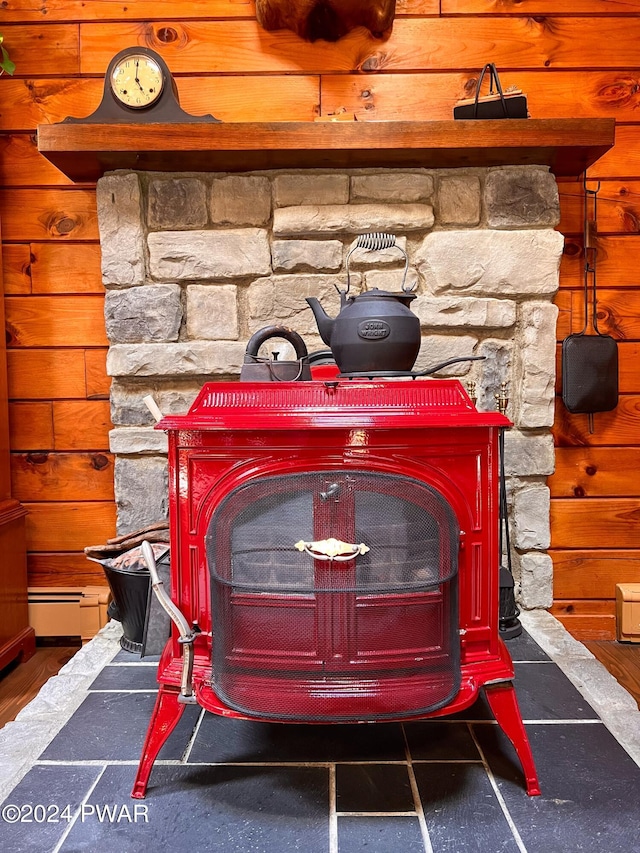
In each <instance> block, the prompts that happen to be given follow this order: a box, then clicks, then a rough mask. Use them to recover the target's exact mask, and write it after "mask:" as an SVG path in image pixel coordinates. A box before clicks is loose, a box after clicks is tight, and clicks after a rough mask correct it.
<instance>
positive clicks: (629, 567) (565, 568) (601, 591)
mask: <svg viewBox="0 0 640 853" xmlns="http://www.w3.org/2000/svg"><path fill="white" fill-rule="evenodd" d="M550 554H551V557H552V559H553V566H554V579H553V591H554V595H555V597H556V598H558V599H574V598H589V599H614V598H615V595H616V584H618V583H640V562H639V561H638V552H637V550H632V549H628V550H622V549H620V550H617V549H612V550H607V549H599V550H589V551H586V550H573V551H557V550H552V551H551V552H550Z"/></svg>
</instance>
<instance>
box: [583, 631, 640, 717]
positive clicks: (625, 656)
mask: <svg viewBox="0 0 640 853" xmlns="http://www.w3.org/2000/svg"><path fill="white" fill-rule="evenodd" d="M582 642H583V644H584V645H585V646H586V647H587V648H588V649H589V651H590V652H591V654H592V655H594V656H595V657H596V658H598V660H599V661H600V663H601V664H603V666H606V668H607V669H608V670H609V672H610V673H611V675H613V676H614V678H616V679H617V680H618V681H619V682H620V684H622V686H623V687H624V688H625V690H628V691H629V693H631V695H632V696H633V697H634V699H635V700H636V702H637V703H638V708H640V644H638V643H616V642H615V640H613V641H612V640H583V641H582Z"/></svg>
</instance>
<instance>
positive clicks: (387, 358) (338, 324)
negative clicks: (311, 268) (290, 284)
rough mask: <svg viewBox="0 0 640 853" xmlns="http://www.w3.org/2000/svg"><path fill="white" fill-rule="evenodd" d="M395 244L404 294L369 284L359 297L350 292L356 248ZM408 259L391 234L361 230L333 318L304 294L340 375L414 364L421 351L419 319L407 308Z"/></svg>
mask: <svg viewBox="0 0 640 853" xmlns="http://www.w3.org/2000/svg"><path fill="white" fill-rule="evenodd" d="M391 247H395V248H396V249H398V251H400V252H402V254H403V255H404V256H405V259H406V262H405V267H404V277H403V279H402V293H391V292H389V291H387V290H378V288H375V287H374V288H372V289H371V290H366V291H364V292H363V293H360V294H359V295H358V296H349V289H350V281H349V259H350V257H351V255H352V254H353V252H355V251H356V250H357V249H367V250H368V251H379V250H381V249H389V248H391ZM408 266H409V258H408V256H407V253H406V252H405V251H404V249H402V248H401V247H400V246H398V245H397V244H396V238H395V236H394V235H393V234H382V233H373V234H362V235H360V236H359V237H358V239H357V241H356V245H355V246H354V247H353V248H352V249H351V250H350V252H349V254H348V255H347V259H346V267H347V287H346V290H340V289H339V288H337V287H336V290H338V293H339V294H340V313H339V314H338V316H337V317H336V318H335V319H332V318H331V317H329V316H328V314H327V312H326V311H325V310H324V308H323V307H322V306H321V305H320V302H319V301H318V300H317V299H316V298H315V297H314V296H310V297H307V303H308V304H309V307H310V308H311V310H312V311H313V314H314V316H315V318H316V323H317V324H318V331H319V332H320V337H321V338H322V340H323V341H324V342H325V343H326V344H327V345H328V346H329V347H330V348H331V352H332V353H333V357H334V359H335V361H336V364H337V365H338V368H339V369H340V373H341V374H344V375H351V374H372V373H385V374H389V373H405V372H409V371H410V370H411V368H412V367H413V365H414V363H415V360H416V358H417V357H418V351H419V350H420V321H419V320H418V318H417V317H416V315H415V314H414V313H413V312H412V311H411V310H410V308H409V304H410V303H411V302H412V300H414V299H415V298H416V295H415V293H411V290H412V289H413V288H412V287H406V285H405V281H406V278H407V268H408Z"/></svg>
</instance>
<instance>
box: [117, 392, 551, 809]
mask: <svg viewBox="0 0 640 853" xmlns="http://www.w3.org/2000/svg"><path fill="white" fill-rule="evenodd" d="M508 425H509V421H508V420H507V419H506V418H505V417H504V416H503V415H501V414H499V413H497V412H492V413H480V412H478V411H477V410H476V408H475V406H474V405H473V403H472V402H471V400H470V398H469V397H468V395H467V394H466V392H465V391H464V389H463V388H462V385H461V384H460V383H459V382H458V381H457V380H432V379H418V380H413V381H411V380H409V381H398V380H364V379H363V380H360V379H358V380H346V379H339V378H335V379H334V378H331V379H326V380H324V381H322V380H315V381H311V382H264V383H253V382H239V383H238V382H233V383H231V382H226V383H209V384H207V385H205V386H204V387H203V389H202V390H201V392H200V394H199V396H198V397H197V399H196V400H195V402H194V404H193V406H192V407H191V409H190V411H189V412H188V413H187V414H185V415H179V416H170V417H165V418H164V419H163V420H162V421H161V422H160V423H159V424H158V428H160V429H164V430H167V432H168V436H169V471H170V527H171V598H172V600H173V602H174V603H175V605H176V606H177V608H178V609H179V611H180V612H181V613H182V615H183V616H184V619H186V624H188V625H189V626H190V627H191V628H192V629H193V630H191V632H190V634H189V636H188V637H185V636H182V637H181V636H179V633H178V632H177V631H174V635H173V636H172V638H171V639H170V640H169V641H168V643H167V645H166V648H165V650H164V653H163V655H162V657H161V660H160V664H159V669H158V680H159V683H160V690H159V693H158V699H157V702H156V706H155V709H154V712H153V715H152V718H151V721H150V724H149V729H148V732H147V738H146V741H145V745H144V748H143V753H142V758H141V761H140V766H139V770H138V775H137V778H136V781H135V785H134V789H133V792H132V796H134V797H143V796H144V795H145V792H146V787H147V782H148V779H149V776H150V773H151V769H152V766H153V762H154V760H155V758H156V756H157V755H158V752H159V751H160V749H161V747H162V745H163V744H164V742H165V741H166V739H167V738H168V736H169V734H170V733H171V731H172V730H173V728H174V727H175V725H176V723H177V722H178V719H179V718H180V716H181V714H182V712H183V710H184V707H185V704H188V703H198V704H200V705H201V706H202V707H203V708H205V709H206V710H208V711H210V712H212V713H215V714H220V715H224V716H227V717H236V718H241V719H252V720H256V719H259V720H268V721H272V722H277V721H281V722H283V723H296V722H297V723H327V722H331V723H341V722H347V721H348V722H354V721H369V722H374V721H379V720H385V721H389V720H396V721H408V720H417V719H427V718H430V717H436V716H440V715H444V714H451V713H454V712H457V711H461V710H463V709H464V708H466V707H468V706H469V705H471V704H472V703H473V702H474V701H475V699H476V698H477V695H478V692H479V690H480V689H481V688H484V690H485V694H486V697H487V701H488V703H489V705H490V707H491V709H492V711H493V713H494V715H495V717H496V720H497V722H498V724H499V725H500V727H501V728H502V729H503V731H504V732H505V734H506V735H507V736H508V737H509V739H510V740H511V742H512V744H513V746H514V748H515V750H516V752H517V754H518V757H519V758H520V761H521V763H522V767H523V770H524V775H525V780H526V788H527V792H528V793H529V794H532V795H533V794H538V793H539V788H538V781H537V777H536V770H535V766H534V762H533V757H532V754H531V750H530V746H529V742H528V739H527V736H526V733H525V729H524V726H523V723H522V719H521V715H520V711H519V708H518V704H517V700H516V696H515V691H514V688H513V676H514V671H513V665H512V663H511V659H510V657H509V654H508V652H507V650H506V648H505V645H504V643H503V642H502V640H501V639H500V636H499V632H498V607H499V589H498V574H499V565H500V554H499V553H498V550H499V549H498V530H499V520H498V485H499V484H498V436H499V432H500V430H501V429H503V428H505V427H506V426H508ZM183 633H184V632H183ZM185 640H186V642H185ZM183 652H184V655H185V656H186V655H187V653H188V655H189V659H190V660H192V663H193V669H192V671H191V670H190V669H189V668H188V667H187V668H186V669H185V666H184V663H185V661H186V660H187V658H186V657H183ZM185 672H187V673H188V675H187V677H185Z"/></svg>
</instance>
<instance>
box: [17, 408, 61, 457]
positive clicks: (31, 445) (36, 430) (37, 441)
mask: <svg viewBox="0 0 640 853" xmlns="http://www.w3.org/2000/svg"><path fill="white" fill-rule="evenodd" d="M9 426H10V430H11V448H12V450H14V451H15V450H53V403H52V402H51V401H49V400H47V401H46V402H42V403H25V402H17V403H10V404H9Z"/></svg>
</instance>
